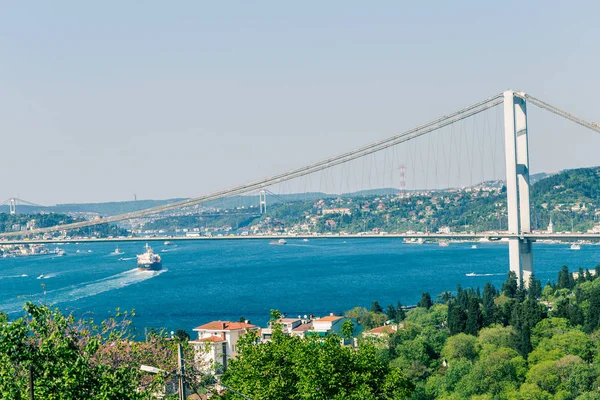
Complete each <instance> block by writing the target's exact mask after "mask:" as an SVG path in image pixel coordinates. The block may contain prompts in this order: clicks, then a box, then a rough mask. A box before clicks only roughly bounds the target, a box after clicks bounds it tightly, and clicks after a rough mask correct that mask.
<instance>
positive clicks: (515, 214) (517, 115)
mask: <svg viewBox="0 0 600 400" xmlns="http://www.w3.org/2000/svg"><path fill="white" fill-rule="evenodd" d="M504 140H505V152H506V204H507V211H508V232H509V233H511V234H514V235H518V236H519V237H515V238H509V240H508V258H509V265H510V270H511V271H513V272H514V273H515V274H516V275H517V278H518V279H523V282H524V284H525V285H527V284H528V283H529V277H530V276H531V274H532V273H533V253H532V248H531V243H532V241H531V240H527V239H524V238H522V234H524V233H530V232H531V219H530V209H529V144H528V132H527V104H526V102H525V94H524V93H516V92H514V91H512V90H507V91H506V92H504Z"/></svg>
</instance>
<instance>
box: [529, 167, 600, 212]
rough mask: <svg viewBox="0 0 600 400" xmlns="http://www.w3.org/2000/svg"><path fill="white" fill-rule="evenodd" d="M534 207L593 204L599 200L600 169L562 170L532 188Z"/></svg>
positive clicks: (596, 203)
mask: <svg viewBox="0 0 600 400" xmlns="http://www.w3.org/2000/svg"><path fill="white" fill-rule="evenodd" d="M531 198H532V199H534V200H535V204H536V205H541V204H545V203H548V204H553V205H556V204H574V203H593V204H594V205H598V202H599V200H600V167H592V168H578V169H570V170H564V171H561V172H559V173H557V174H554V175H552V176H549V177H547V178H545V179H542V180H540V181H539V182H537V183H536V184H535V185H533V186H532V190H531Z"/></svg>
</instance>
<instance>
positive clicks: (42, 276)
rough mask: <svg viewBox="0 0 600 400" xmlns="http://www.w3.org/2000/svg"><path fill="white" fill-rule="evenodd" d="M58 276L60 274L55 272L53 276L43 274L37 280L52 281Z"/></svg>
mask: <svg viewBox="0 0 600 400" xmlns="http://www.w3.org/2000/svg"><path fill="white" fill-rule="evenodd" d="M56 275H58V272H54V273H52V274H41V275H39V276H38V277H37V278H36V279H50V278H54V277H55V276H56Z"/></svg>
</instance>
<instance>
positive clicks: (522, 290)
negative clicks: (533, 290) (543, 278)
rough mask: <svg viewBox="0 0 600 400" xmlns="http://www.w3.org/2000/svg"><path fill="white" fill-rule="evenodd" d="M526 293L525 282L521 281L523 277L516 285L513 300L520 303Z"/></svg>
mask: <svg viewBox="0 0 600 400" xmlns="http://www.w3.org/2000/svg"><path fill="white" fill-rule="evenodd" d="M526 294H527V290H525V284H524V283H523V278H520V279H519V286H518V287H517V292H516V293H515V300H517V301H518V302H519V303H522V302H523V300H525V295H526Z"/></svg>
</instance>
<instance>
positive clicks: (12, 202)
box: [8, 198, 17, 215]
mask: <svg viewBox="0 0 600 400" xmlns="http://www.w3.org/2000/svg"><path fill="white" fill-rule="evenodd" d="M8 210H9V212H10V214H11V215H14V214H16V213H17V201H16V200H15V199H14V198H12V199H10V204H9V206H8Z"/></svg>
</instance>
